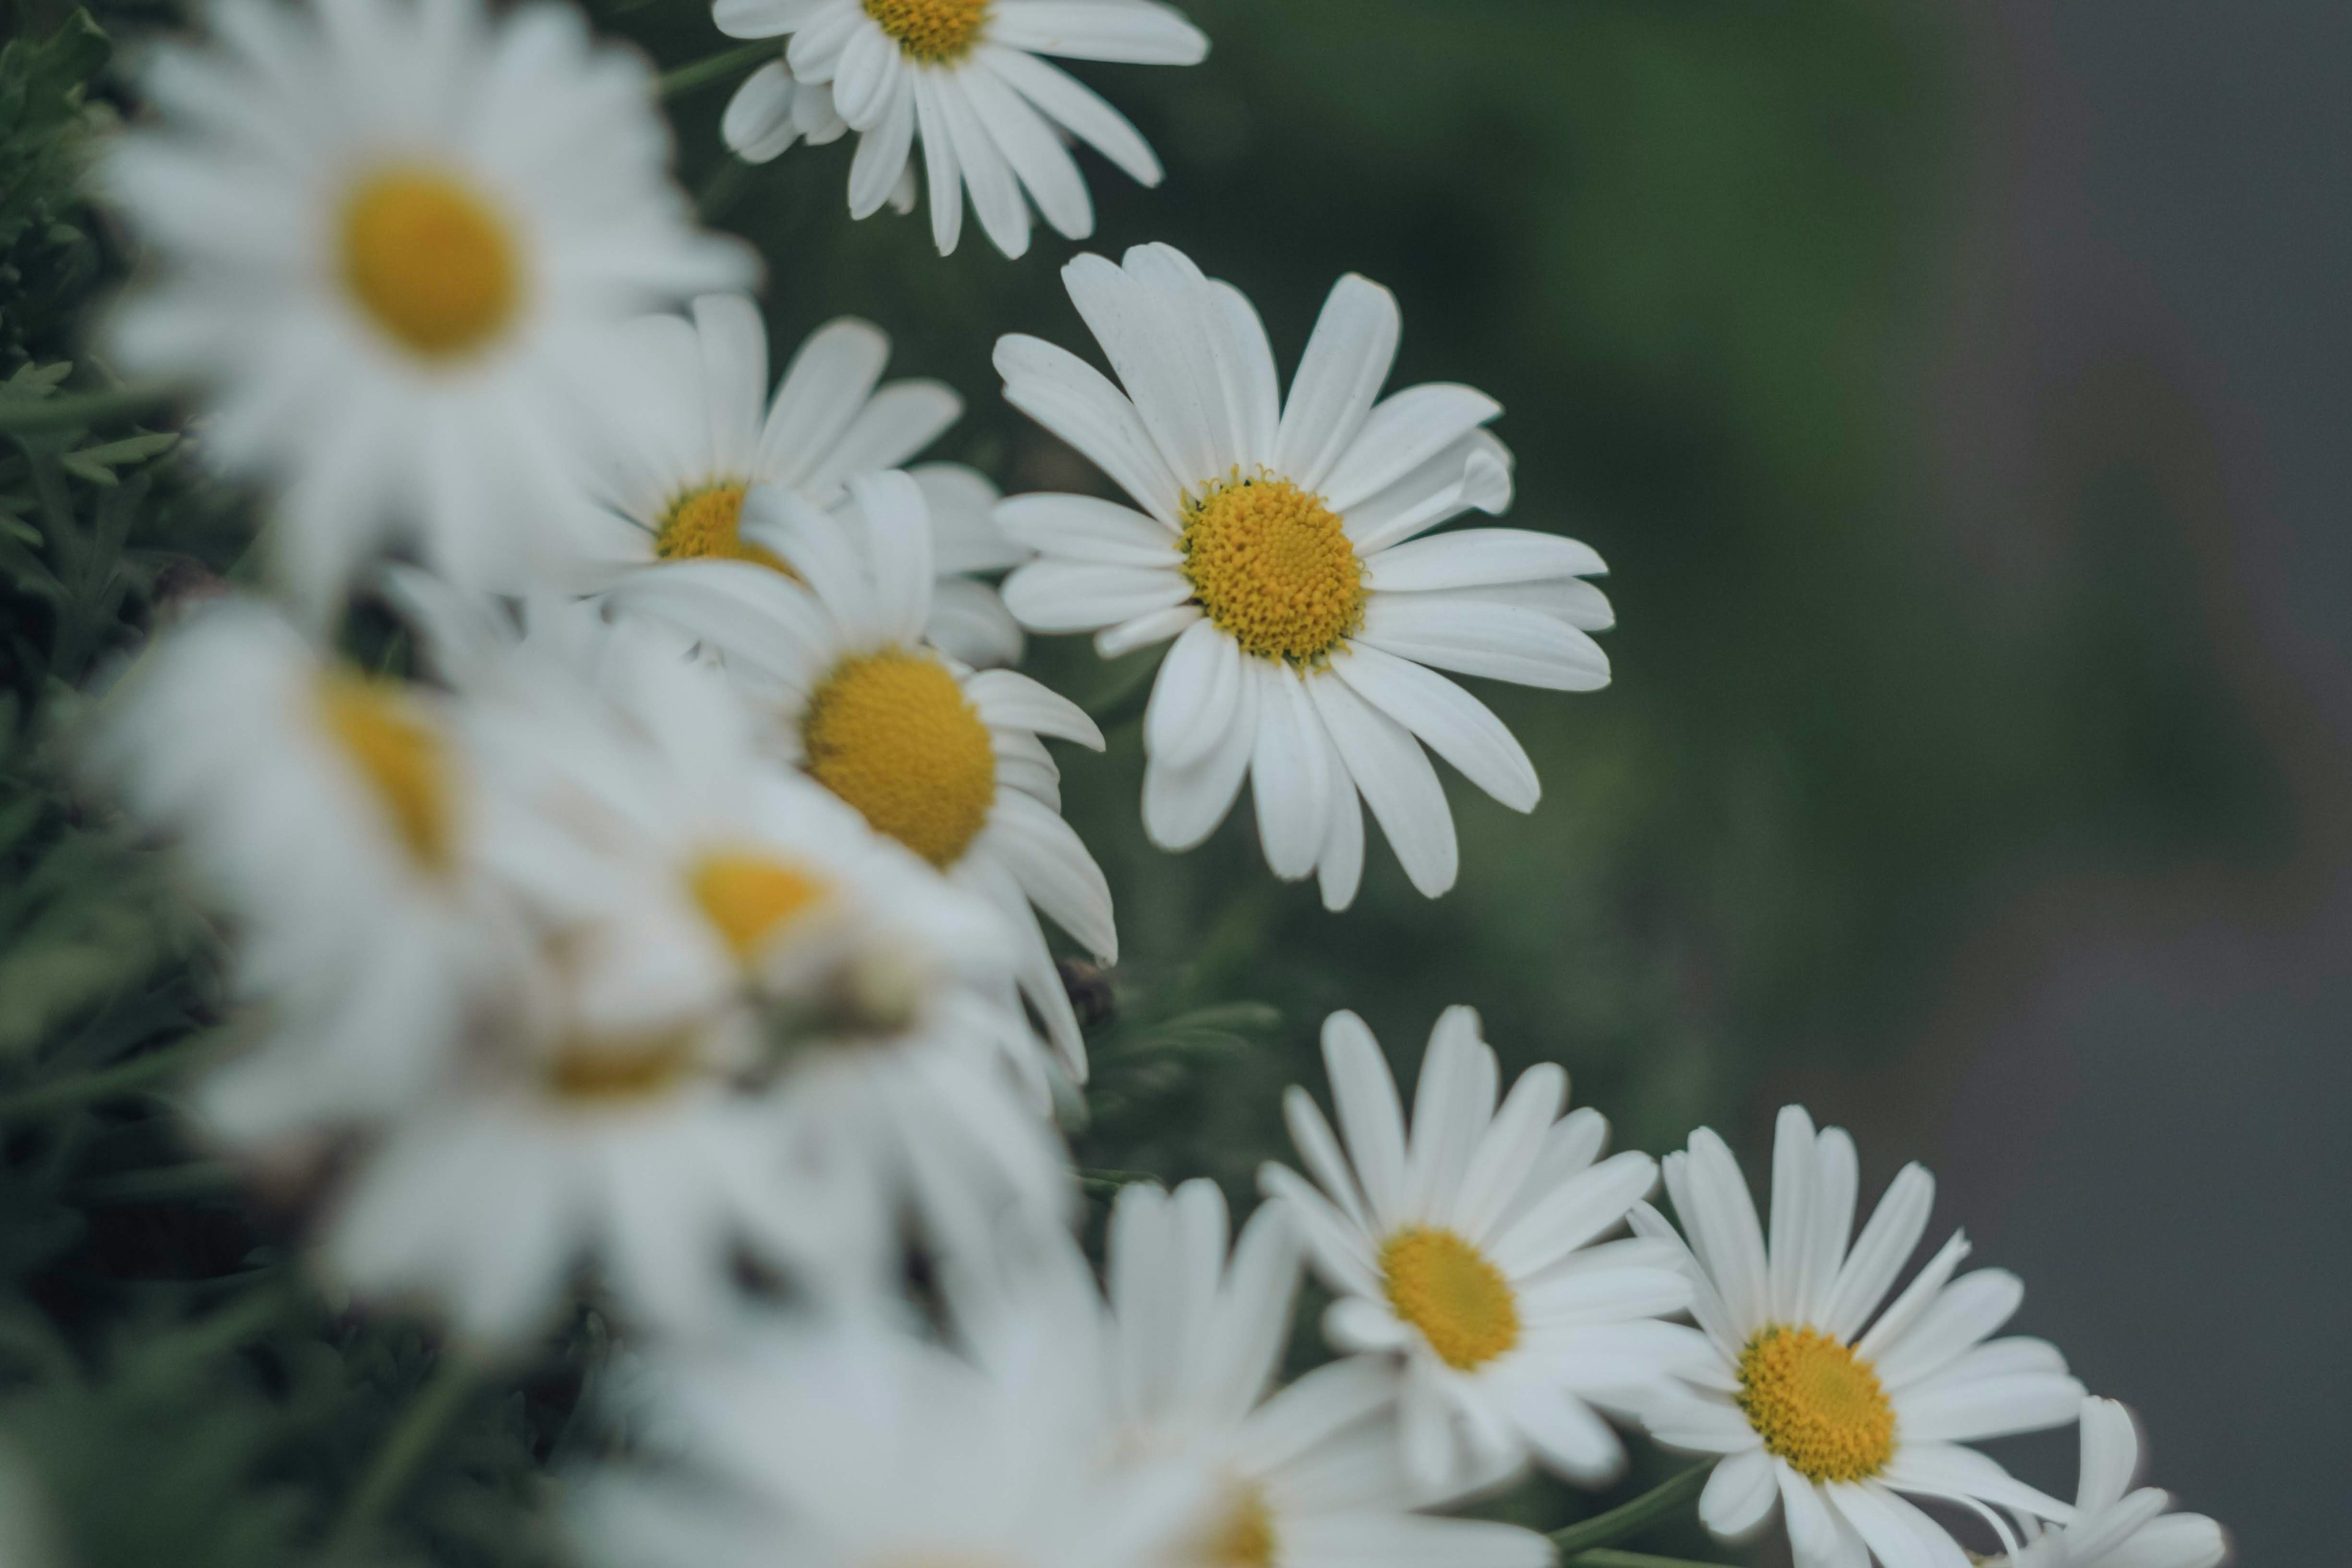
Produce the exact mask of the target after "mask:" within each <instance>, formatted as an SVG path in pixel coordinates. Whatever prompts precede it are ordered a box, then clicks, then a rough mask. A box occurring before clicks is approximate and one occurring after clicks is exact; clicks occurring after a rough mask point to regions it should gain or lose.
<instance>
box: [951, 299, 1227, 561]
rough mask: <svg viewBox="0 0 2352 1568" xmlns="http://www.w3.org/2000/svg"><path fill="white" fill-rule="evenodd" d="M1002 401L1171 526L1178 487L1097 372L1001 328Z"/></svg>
mask: <svg viewBox="0 0 2352 1568" xmlns="http://www.w3.org/2000/svg"><path fill="white" fill-rule="evenodd" d="M996 370H997V374H1000V375H1002V376H1003V378H1004V397H1005V401H1007V402H1009V403H1011V404H1012V405H1013V406H1014V407H1015V408H1018V409H1020V410H1021V411H1022V412H1023V413H1024V414H1026V415H1028V416H1029V417H1031V418H1032V419H1034V420H1035V421H1037V423H1038V424H1040V425H1043V426H1045V428H1046V429H1048V430H1051V431H1052V432H1053V433H1054V434H1055V435H1056V436H1059V437H1061V438H1062V439H1063V440H1065V441H1067V442H1068V443H1069V444H1070V445H1071V446H1073V447H1076V448H1077V449H1078V450H1079V452H1081V453H1082V454H1084V455H1085V456H1086V458H1087V459H1088V460H1090V461H1091V462H1092V463H1093V464H1094V465H1095V466H1096V467H1097V468H1100V469H1102V471H1103V472H1104V473H1106V474H1108V475H1109V476H1110V479H1111V481H1112V482H1113V483H1114V484H1116V485H1118V487H1119V489H1123V490H1125V491H1126V492H1127V493H1128V494H1129V496H1131V497H1133V498H1134V500H1135V503H1136V505H1137V506H1139V507H1140V508H1141V509H1142V510H1144V512H1146V513H1147V514H1148V515H1150V516H1151V517H1153V518H1156V519H1158V520H1159V521H1160V522H1161V523H1163V524H1165V525H1166V526H1167V528H1168V529H1169V530H1170V531H1171V532H1173V531H1176V530H1178V529H1180V528H1181V527H1182V526H1183V524H1182V523H1181V521H1180V520H1179V519H1178V517H1177V515H1176V506H1177V503H1178V501H1179V500H1181V498H1182V496H1183V493H1184V487H1183V486H1182V485H1181V483H1179V482H1178V480H1177V479H1176V477H1175V476H1174V475H1173V474H1171V472H1169V469H1168V462H1167V459H1166V458H1162V457H1161V456H1160V448H1159V447H1157V446H1156V445H1154V444H1153V442H1152V439H1151V435H1150V432H1149V431H1147V430H1146V429H1145V428H1144V427H1143V418H1142V416H1140V415H1139V414H1138V413H1137V412H1136V410H1135V405H1133V404H1132V403H1129V401H1128V400H1127V397H1126V395H1125V394H1123V393H1121V392H1120V391H1119V390H1118V388H1117V387H1116V386H1113V385H1112V384H1110V383H1109V382H1108V380H1106V379H1104V377H1103V374H1102V373H1101V372H1100V371H1098V370H1097V369H1095V368H1094V366H1092V365H1090V364H1088V363H1087V362H1086V361H1084V360H1082V359H1080V358H1078V357H1077V355H1076V354H1074V353H1070V352H1069V351H1068V350H1066V349H1062V348H1056V347H1055V345H1053V344H1052V343H1049V342H1045V341H1044V340H1043V339H1039V338H1033V337H1027V336H1024V335H1023V334H1021V333H1019V332H1012V333H1007V334H1006V335H1005V336H1003V337H1002V338H999V339H998V340H997V341H996Z"/></svg>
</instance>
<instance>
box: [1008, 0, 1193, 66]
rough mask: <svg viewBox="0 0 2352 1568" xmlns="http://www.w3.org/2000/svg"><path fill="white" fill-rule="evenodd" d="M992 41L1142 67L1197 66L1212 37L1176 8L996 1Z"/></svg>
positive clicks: (1080, 0) (1066, 0) (1073, 0)
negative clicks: (1186, 18)
mask: <svg viewBox="0 0 2352 1568" xmlns="http://www.w3.org/2000/svg"><path fill="white" fill-rule="evenodd" d="M988 36H989V37H990V39H991V40H992V41H993V42H995V43H998V44H1002V45H1003V46H1005V47H1008V48H1015V49H1034V50H1036V51H1037V52H1038V53H1039V54H1041V55H1059V56H1061V57H1062V58H1065V59H1074V60H1115V61H1119V62H1123V63H1125V64H1128V65H1139V66H1191V65H1198V64H1200V63H1201V61H1202V60H1204V59H1206V58H1208V55H1209V39H1208V36H1207V35H1206V34H1204V33H1202V31H1201V29H1200V28H1198V27H1195V26H1192V23H1190V22H1188V21H1186V20H1185V19H1184V18H1183V16H1181V15H1180V14H1179V13H1178V12H1176V11H1175V10H1174V9H1173V8H1171V7H1170V6H1166V5H1148V4H1147V5H1101V4H1099V3H1098V0H997V5H996V7H995V10H994V11H993V13H992V15H991V16H990V17H989V23H988Z"/></svg>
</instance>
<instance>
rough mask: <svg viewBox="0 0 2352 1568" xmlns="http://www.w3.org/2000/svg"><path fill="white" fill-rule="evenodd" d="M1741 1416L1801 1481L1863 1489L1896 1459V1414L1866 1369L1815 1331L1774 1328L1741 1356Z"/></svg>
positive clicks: (1874, 1376)
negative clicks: (1803, 1478)
mask: <svg viewBox="0 0 2352 1568" xmlns="http://www.w3.org/2000/svg"><path fill="white" fill-rule="evenodd" d="M1738 1402H1739V1408H1740V1409H1741V1410H1743V1411H1745V1412H1746V1413H1747V1415H1748V1425H1749V1426H1753V1427H1755V1428H1756V1432H1757V1435H1758V1436H1760V1437H1762V1438H1763V1439H1764V1447H1766V1448H1768V1449H1769V1450H1770V1451H1771V1452H1773V1453H1775V1454H1777V1455H1779V1456H1780V1458H1783V1459H1786V1460H1787V1461H1788V1462H1789V1465H1790V1468H1792V1469H1794V1470H1795V1471H1796V1472H1797V1473H1798V1474H1799V1475H1801V1476H1806V1477H1809V1478H1811V1479H1813V1480H1817V1481H1858V1480H1862V1479H1864V1478H1866V1477H1870V1476H1874V1475H1876V1474H1878V1472H1879V1471H1881V1470H1883V1469H1885V1468H1886V1462H1887V1461H1888V1460H1889V1459H1891V1458H1894V1457H1895V1406H1894V1405H1891V1404H1889V1403H1888V1402H1887V1398H1886V1391H1885V1389H1884V1388H1882V1387H1880V1386H1879V1383H1878V1373H1875V1372H1874V1371H1872V1370H1871V1365H1870V1363H1868V1362H1866V1361H1864V1360H1863V1359H1862V1358H1861V1357H1860V1356H1857V1355H1855V1354H1854V1353H1853V1350H1852V1349H1850V1348H1849V1347H1847V1346H1845V1345H1843V1344H1840V1343H1839V1342H1837V1341H1836V1340H1833V1339H1832V1338H1831V1337H1830V1336H1829V1335H1827V1334H1824V1333H1821V1332H1819V1331H1816V1330H1812V1329H1792V1328H1788V1327H1785V1326H1783V1327H1775V1328H1769V1329H1766V1330H1764V1331H1761V1332H1759V1334H1757V1336H1756V1337H1755V1338H1754V1339H1752V1340H1750V1341H1748V1348H1747V1349H1746V1350H1745V1351H1743V1352H1740V1356H1739V1394H1738Z"/></svg>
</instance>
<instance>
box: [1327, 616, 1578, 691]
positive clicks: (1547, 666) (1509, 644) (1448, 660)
mask: <svg viewBox="0 0 2352 1568" xmlns="http://www.w3.org/2000/svg"><path fill="white" fill-rule="evenodd" d="M1356 637H1357V640H1358V641H1360V642H1364V643H1369V644H1370V645H1371V646H1372V647H1379V648H1383V649H1385V650H1387V651H1388V652H1390V653H1392V654H1395V655H1396V656H1397V657H1398V658H1409V659H1412V661H1413V662H1415V663H1416V664H1427V665H1434V666H1435V667H1436V668H1440V669H1451V670H1458V671H1459V672H1461V673H1462V674H1464V675H1483V676H1486V677H1487V678H1488V679H1494V680H1508V681H1513V682H1516V683H1517V684H1518V685H1521V686H1536V687H1541V688H1543V689H1547V690H1551V691H1598V690H1599V689H1601V688H1602V687H1604V686H1606V685H1608V684H1609V656H1608V655H1607V654H1605V653H1603V652H1601V647H1600V645H1599V644H1597V643H1595V642H1594V641H1593V640H1592V639H1591V637H1587V636H1586V635H1585V634H1584V633H1582V632H1580V631H1578V630H1577V629H1576V628H1575V627H1573V626H1568V625H1566V624H1565V623H1563V622H1560V621H1558V620H1555V619H1553V618H1552V617H1551V616H1546V615H1542V614H1539V613H1538V612H1536V611H1534V610H1523V609H1519V608H1517V607H1516V606H1513V605H1500V604H1492V603H1488V604H1476V603H1473V602H1468V601H1465V602H1454V601H1452V600H1445V601H1433V600H1431V599H1428V598H1424V597H1423V596H1420V595H1412V594H1374V595H1371V597H1370V600H1369V602H1368V603H1367V604H1366V605H1365V606H1364V625H1363V629H1362V630H1361V631H1360V632H1359V633H1357V635H1356Z"/></svg>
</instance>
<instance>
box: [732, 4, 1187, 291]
mask: <svg viewBox="0 0 2352 1568" xmlns="http://www.w3.org/2000/svg"><path fill="white" fill-rule="evenodd" d="M711 16H712V18H713V19H714V20H715V21H716V22H717V23H718V26H719V31H720V32H722V33H726V34H729V35H730V36H731V37H738V38H778V37H781V38H785V39H788V40H789V41H788V42H787V43H786V44H785V46H784V48H783V56H784V58H782V59H781V60H776V61H772V62H771V63H770V64H768V65H766V66H763V67H761V68H760V69H759V70H757V71H755V72H753V73H752V74H751V78H750V79H748V80H746V81H745V82H744V83H743V85H742V86H741V87H740V89H737V90H736V94H735V98H734V100H733V101H732V102H730V104H729V105H728V107H727V112H726V115H725V117H724V119H723V121H722V123H721V127H720V129H721V132H722V133H723V134H724V135H725V136H726V138H727V143H728V145H729V146H730V147H732V148H733V149H734V150H735V151H736V152H737V153H739V154H740V155H741V156H743V157H744V158H746V159H750V160H751V161H753V162H762V161H764V160H765V159H768V158H772V157H774V156H776V154H778V153H782V151H783V150H784V149H785V148H786V147H789V146H790V145H792V143H793V141H794V140H795V139H797V138H798V137H800V136H806V137H808V139H809V140H810V141H812V142H828V141H831V140H833V139H834V138H835V136H838V135H839V134H840V133H841V129H843V128H845V129H847V130H851V131H855V132H857V133H858V142H857V155H856V158H855V159H854V160H853V161H852V162H851V163H850V166H849V212H850V216H852V217H860V218H862V217H870V216H873V215H874V214H875V213H877V212H878V211H880V210H881V207H882V205H883V204H884V203H885V202H887V201H891V200H892V199H893V198H894V197H895V196H898V195H899V194H900V193H901V192H902V190H904V189H905V187H906V184H907V182H908V179H909V177H910V175H911V173H912V170H911V165H910V163H909V159H910V157H911V155H912V153H913V149H914V147H915V144H916V143H917V142H920V143H921V144H922V149H923V169H924V173H925V174H926V176H927V178H928V181H929V187H930V205H931V236H932V238H933V239H934V240H936V241H937V242H938V244H939V247H940V254H941V255H942V256H944V255H946V254H947V253H948V252H950V251H951V250H953V249H954V248H955V247H956V241H957V240H958V238H959V237H961V234H962V231H963V198H964V190H965V187H967V186H969V187H970V188H971V205H972V210H973V212H974V213H976V214H977V215H978V216H979V218H980V224H981V227H982V228H983V229H985V230H986V231H987V234H988V237H989V239H990V240H991V241H992V243H993V244H994V245H995V246H996V247H997V248H998V249H999V250H1002V251H1003V252H1004V254H1005V255H1007V256H1020V255H1023V254H1024V253H1025V252H1026V251H1027V250H1028V248H1029V234H1030V205H1031V204H1032V203H1033V202H1034V204H1035V205H1036V209H1037V211H1038V212H1040V213H1042V214H1044V215H1045V221H1046V222H1047V223H1049V224H1051V225H1052V226H1054V227H1055V230H1056V231H1058V232H1059V233H1061V234H1063V235H1065V236H1066V237H1069V238H1072V239H1082V238H1084V237H1086V236H1087V235H1089V234H1092V233H1093V232H1094V223H1095V218H1094V202H1093V199H1092V198H1091V197H1090V196H1089V195H1087V184H1086V179H1085V177H1084V176H1083V175H1081V174H1079V172H1078V165H1077V160H1076V158H1074V157H1072V156H1071V154H1070V151H1069V148H1068V147H1067V146H1066V142H1068V141H1070V140H1072V139H1075V140H1077V141H1081V142H1086V143H1087V144H1088V145H1090V146H1092V147H1093V148H1095V149H1096V151H1097V152H1099V153H1102V154H1103V156H1105V157H1106V158H1108V159H1109V160H1110V161H1111V162H1112V163H1116V164H1118V167H1119V168H1121V169H1123V170H1125V171H1126V172H1127V173H1128V174H1130V175H1132V176H1133V177H1134V178H1136V179H1138V180H1139V181H1141V182H1142V183H1143V184H1147V185H1156V184H1159V183H1160V160H1159V159H1157V158H1156V157H1154V156H1153V155H1152V153H1151V149H1150V147H1149V146H1148V145H1146V144H1145V142H1144V140H1143V138H1142V136H1141V135H1140V134H1139V133H1138V132H1137V131H1136V129H1135V127H1134V126H1132V125H1130V124H1129V123H1128V121H1127V120H1126V118H1125V117H1124V116H1123V115H1121V114H1120V113H1119V112H1118V110H1115V109H1113V108H1112V107H1111V106H1110V105H1109V104H1108V103H1105V102H1104V101H1103V100H1101V99H1100V98H1098V97H1097V96H1096V94H1095V93H1094V92H1093V91H1092V90H1091V89H1087V88H1086V87H1084V86H1082V85H1080V84H1079V83H1078V81H1077V80H1076V79H1074V78H1072V77H1071V76H1069V75H1068V74H1067V73H1066V72H1065V71H1063V70H1061V69H1059V68H1056V67H1054V66H1051V65H1048V64H1047V63H1046V62H1045V59H1044V58H1040V57H1043V56H1047V55H1058V56H1061V57H1063V58H1068V59H1082V60H1117V61H1123V62H1125V63H1127V64H1130V65H1161V66H1189V65H1198V64H1199V63H1200V62H1201V61H1202V59H1205V58H1207V57H1208V53H1209V40H1208V39H1207V38H1206V37H1203V36H1202V33H1201V30H1200V29H1199V28H1198V27H1195V26H1192V23H1190V22H1188V21H1186V20H1185V19H1184V18H1183V17H1182V16H1181V15H1179V14H1178V13H1177V12H1176V11H1175V10H1173V9H1172V8H1171V7H1169V6H1166V5H1159V4H1157V3H1156V0H715V4H714V5H712V6H711ZM901 205H905V204H903V203H902V204H901Z"/></svg>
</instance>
